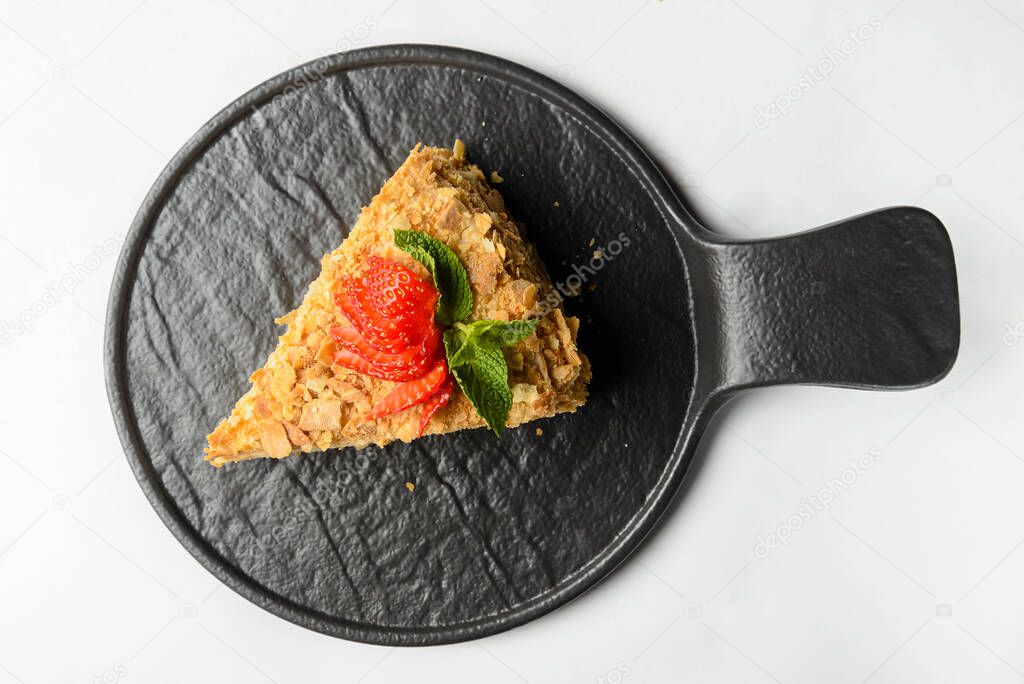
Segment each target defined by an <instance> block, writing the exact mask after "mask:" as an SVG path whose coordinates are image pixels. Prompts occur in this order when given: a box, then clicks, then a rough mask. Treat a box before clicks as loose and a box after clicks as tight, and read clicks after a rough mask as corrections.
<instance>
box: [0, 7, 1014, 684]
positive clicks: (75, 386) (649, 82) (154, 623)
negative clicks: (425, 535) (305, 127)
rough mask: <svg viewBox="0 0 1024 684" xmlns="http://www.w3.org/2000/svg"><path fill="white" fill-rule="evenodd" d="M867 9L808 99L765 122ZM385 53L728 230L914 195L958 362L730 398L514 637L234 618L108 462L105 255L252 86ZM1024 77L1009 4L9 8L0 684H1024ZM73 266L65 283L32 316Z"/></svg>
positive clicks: (115, 459) (113, 450)
mask: <svg viewBox="0 0 1024 684" xmlns="http://www.w3.org/2000/svg"><path fill="white" fill-rule="evenodd" d="M872 17H877V20H878V22H880V23H879V24H878V26H880V28H879V29H877V30H875V31H874V35H872V36H871V37H870V38H869V39H867V40H862V41H861V42H860V44H856V46H855V47H854V49H853V50H852V51H850V54H849V55H846V54H843V55H842V57H841V58H838V59H837V60H836V62H837V63H838V66H836V67H835V68H834V70H833V72H832V74H831V76H830V78H829V79H827V80H822V81H820V82H818V81H814V82H813V85H812V87H810V88H809V89H808V90H807V91H806V92H803V91H801V92H800V93H799V97H798V98H797V99H795V101H792V102H791V103H790V107H789V109H788V113H787V114H786V115H785V116H779V117H778V118H776V119H774V120H771V121H770V122H768V125H767V126H762V127H758V126H756V125H755V120H754V116H755V113H756V112H757V106H758V105H761V106H767V105H768V104H769V103H772V102H775V101H776V100H777V98H778V97H779V96H780V95H783V94H785V93H786V91H787V89H788V88H789V86H790V85H793V84H798V81H799V79H800V77H801V69H803V68H804V67H806V66H808V65H812V64H816V63H818V61H819V60H821V59H823V58H824V56H825V51H832V50H841V49H842V46H843V45H844V43H843V41H844V39H846V38H848V33H849V31H850V30H851V29H852V30H856V29H857V28H858V27H861V26H862V25H864V24H869V22H870V21H871V18H872ZM869 25H870V24H869ZM394 42H434V43H447V44H455V45H461V46H465V47H469V48H476V49H480V50H485V51H489V52H492V53H495V54H498V55H500V56H503V57H507V58H511V59H513V60H516V61H519V62H521V63H523V64H526V65H528V66H530V67H533V68H535V69H538V70H539V71H541V72H544V73H547V74H550V75H552V76H554V77H556V78H558V79H559V80H561V81H563V82H565V83H567V84H568V85H569V86H571V87H572V88H575V89H577V90H578V91H579V92H581V93H582V94H584V95H585V96H587V97H588V98H590V99H592V100H593V101H594V102H595V103H597V104H598V105H599V106H601V107H603V108H605V109H606V110H608V111H609V112H610V113H611V114H612V115H613V116H614V117H616V118H617V119H618V120H620V121H621V122H622V123H623V124H624V125H625V126H626V127H627V129H628V130H630V131H631V132H633V133H634V134H635V135H636V136H637V137H638V138H639V139H640V140H641V141H642V142H643V143H644V144H645V145H646V146H647V147H648V148H649V149H650V150H651V151H652V152H653V154H654V155H655V156H656V157H657V158H658V159H659V160H660V161H661V162H662V163H663V164H664V165H665V167H666V169H667V170H668V171H669V172H670V173H671V174H672V175H673V176H674V177H675V179H676V180H677V182H679V183H680V184H681V185H683V186H684V187H683V193H684V195H685V197H686V199H687V200H688V201H689V203H690V204H691V206H692V207H694V209H695V211H696V212H697V213H698V214H699V215H701V216H702V217H703V219H704V220H705V221H706V222H707V223H708V224H709V225H711V226H713V227H714V228H715V229H717V230H719V231H721V232H723V233H726V234H728V235H732V236H736V237H748V236H753V235H760V236H771V235H781V234H784V233H788V232H793V231H796V230H800V229H804V228H809V227H813V226H816V225H820V224H823V223H827V222H830V221H833V220H836V219H840V218H843V217H846V216H849V215H853V214H857V213H859V212H862V211H866V210H870V209H873V208H878V207H883V206H888V205H894V204H902V203H906V204H917V205H920V206H923V207H926V208H928V209H930V210H931V211H932V212H934V213H935V214H937V215H938V216H939V217H940V218H941V219H942V220H943V221H944V222H945V224H946V225H947V227H948V229H949V231H950V233H951V235H952V239H953V244H954V247H955V250H956V257H957V265H958V269H959V280H960V291H961V297H962V300H961V302H962V310H963V343H962V347H961V351H960V357H959V360H958V362H957V364H956V366H955V368H954V369H953V371H952V372H951V373H950V375H949V376H948V377H947V378H946V379H945V380H943V381H942V382H941V383H940V384H939V385H938V386H936V387H933V388H928V389H923V390H919V391H913V392H904V393H892V394H889V393H869V392H855V391H842V390H835V389H820V388H780V389H772V390H764V391H758V392H755V393H752V394H750V395H748V396H746V397H744V398H742V399H740V400H738V401H737V402H736V403H735V404H733V405H732V406H731V407H730V408H729V409H728V410H727V411H726V412H725V413H724V414H723V415H722V416H721V418H720V420H719V421H718V422H717V423H716V425H715V426H714V427H713V429H712V430H711V431H710V432H709V434H708V435H707V438H706V440H705V443H704V448H703V452H704V456H706V462H705V465H704V467H703V468H702V469H701V470H700V471H699V473H698V474H697V476H696V479H695V480H694V481H693V483H692V486H690V487H689V489H688V490H687V492H686V496H685V497H684V498H683V499H681V500H680V502H679V505H678V506H676V507H675V509H674V510H673V511H672V512H671V514H670V515H669V516H668V518H667V519H666V520H665V521H664V523H663V525H662V527H661V528H660V529H659V531H658V532H657V533H656V534H655V535H654V536H653V538H652V539H650V540H649V541H648V543H646V544H645V545H644V546H643V547H642V549H641V550H640V551H639V552H638V553H637V554H636V555H635V556H634V557H633V558H632V559H631V560H630V561H629V562H628V563H627V564H626V565H625V566H624V567H623V568H622V569H621V570H619V571H618V572H616V573H615V574H614V575H613V576H612V577H611V578H610V579H609V580H607V581H606V582H604V583H602V584H601V585H600V586H599V587H598V588H596V589H595V590H593V591H591V592H590V593H588V594H587V595H586V596H584V597H583V598H582V599H580V600H578V601H576V602H575V603H573V604H572V605H570V606H568V607H565V608H562V609H560V610H558V611H556V612H555V613H553V614H551V615H549V616H547V617H544V618H542V619H540V620H538V621H536V622H534V623H532V624H530V625H527V626H525V627H521V628H519V629H516V630H514V631H512V632H510V633H507V634H503V635H499V636H496V637H492V638H488V639H484V640H481V641H478V642H474V643H467V644H460V645H455V646H448V647H440V648H429V649H389V648H381V647H372V646H363V645H358V644H353V643H347V642H344V641H340V640H336V639H332V638H329V637H325V636H321V635H318V634H314V633H311V632H307V631H305V630H303V629H301V628H299V627H296V626H293V625H291V624H289V623H287V622H285V621H283V620H281V619H278V618H276V617H274V616H272V615H270V614H268V613H266V612H264V611H262V610H261V609H259V608H256V607H255V606H253V605H251V604H249V603H248V602H246V601H245V600H244V599H242V598H240V597H239V596H237V595H235V594H234V593H233V592H231V591H230V590H228V589H226V588H223V587H222V586H221V585H220V583H219V582H218V581H217V580H216V579H214V578H213V577H212V576H211V575H209V574H208V573H207V572H206V571H205V570H203V569H202V568H201V567H200V566H199V565H198V564H197V563H196V562H195V561H194V560H193V559H192V558H191V557H190V556H189V555H188V554H187V553H186V552H185V551H184V549H183V548H182V547H181V546H179V544H178V543H177V542H176V541H175V540H174V539H173V538H172V536H171V534H170V533H169V532H168V531H167V530H166V529H165V528H164V526H163V525H162V524H161V523H160V521H159V520H158V519H157V516H156V515H155V513H154V512H153V511H152V510H151V508H150V506H149V504H148V503H147V502H146V500H145V498H144V497H143V495H142V493H141V491H140V489H139V487H138V486H137V485H136V483H135V480H134V479H133V477H132V475H131V473H130V471H129V469H128V466H127V465H126V463H125V460H124V457H123V455H122V452H121V449H120V446H119V443H118V441H117V438H116V436H115V433H114V428H113V425H112V423H111V419H110V416H109V412H108V408H107V401H106V397H105V392H104V388H103V371H102V364H101V352H100V348H101V339H102V334H103V324H102V321H103V316H104V310H105V305H106V299H107V292H108V287H109V282H110V276H111V273H112V269H113V263H114V259H113V258H111V257H102V256H100V257H97V256H95V254H94V250H95V248H96V245H101V244H102V243H104V241H108V240H110V239H114V240H115V241H118V243H119V241H120V238H121V237H123V233H124V232H125V231H126V229H127V227H128V226H129V224H130V223H131V220H132V218H133V216H134V213H135V211H136V209H137V207H138V206H139V204H140V202H141V200H142V198H143V197H144V195H145V193H146V191H147V190H148V189H149V187H150V185H151V183H152V182H153V180H154V179H155V178H156V176H157V175H158V173H159V172H160V170H161V168H162V167H163V166H164V164H165V163H166V162H167V160H168V158H169V157H170V156H171V155H172V154H173V153H174V152H175V151H176V149H177V148H178V147H179V146H180V145H181V144H183V143H184V142H185V141H186V140H187V139H188V138H189V136H190V135H191V134H192V133H193V132H194V131H195V130H196V129H197V128H198V127H199V126H201V125H202V124H203V123H204V122H205V121H206V120H207V119H208V118H209V117H211V116H212V115H213V114H214V113H215V112H216V111H218V110H219V109H220V108H221V107H222V106H223V105H225V104H227V103H228V102H229V101H231V100H232V99H234V98H235V97H236V96H237V95H239V94H241V93H242V92H244V91H245V90H248V89H249V88H250V87H252V86H254V85H256V84H258V83H260V82H261V81H263V80H265V79H266V78H268V77H270V76H272V75H274V74H277V73H278V72H281V71H283V70H285V69H287V68H289V67H292V66H294V65H297V64H299V63H301V62H304V61H307V60H309V59H312V58H314V57H317V56H319V55H320V54H323V53H324V52H332V51H334V50H335V49H336V48H346V47H355V46H363V45H371V44H379V43H394ZM846 47H847V50H848V51H849V48H850V44H849V43H847V44H846ZM1021 66H1024V5H1022V4H1021V2H1020V0H988V1H986V0H962V1H948V0H944V1H942V2H937V1H926V0H884V1H883V0H877V1H867V2H857V3H853V2H848V3H845V4H844V3H839V2H821V1H820V0H788V1H785V0H776V1H772V2H768V1H760V0H739V2H728V1H722V2H711V1H710V0H695V1H692V2H682V1H680V0H665V1H663V2H654V1H651V2H646V3H645V2H639V1H632V0H631V1H629V2H615V3H611V2H609V3H606V4H602V5H598V4H596V3H594V2H582V1H581V2H573V3H558V4H557V5H556V3H554V2H516V3H514V4H513V3H508V4H507V6H506V5H505V4H503V5H500V6H499V5H498V4H497V0H486V1H485V2H481V1H476V0H474V1H471V2H462V3H443V5H442V3H438V2H432V3H417V2H415V1H414V0H397V2H392V0H381V1H377V2H359V3H343V2H337V1H336V0H332V1H324V2H317V3H310V4H309V5H308V6H307V7H305V8H302V9H300V8H299V7H298V4H297V3H292V2H271V1H270V0H211V1H209V2H198V1H190V2H181V1H178V0H147V1H144V2H142V3H141V4H140V3H138V0H123V1H122V0H114V1H110V2H103V3H84V2H73V1H71V0H68V1H67V2H42V1H40V2H17V3H15V2H13V1H12V0H4V2H2V3H0V257H2V260H3V261H2V265H3V268H2V269H0V321H3V322H5V323H8V324H9V323H10V322H12V321H14V320H17V319H18V318H19V317H23V315H24V314H23V312H24V311H26V310H32V308H33V306H34V307H35V309H36V313H37V314H38V315H36V316H34V320H33V321H32V325H31V330H27V331H24V332H21V333H20V334H17V335H14V336H13V340H11V339H9V336H8V337H5V338H4V340H3V341H4V345H3V346H2V352H0V377H2V379H3V380H2V382H3V392H2V398H0V402H2V407H0V415H2V416H3V418H2V423H0V424H2V425H3V431H2V434H0V449H2V451H0V513H2V515H0V592H2V595H0V681H6V680H10V681H18V682H73V681H82V682H87V681H107V682H113V681H120V680H123V681H126V682H163V681H189V682H193V681H217V680H222V681H252V682H259V681H275V682H314V681H325V682H326V681H330V682H368V683H382V682H398V681H403V682H407V681H415V682H454V681H488V682H520V681H526V682H531V683H540V682H602V681H604V682H610V683H612V684H617V683H618V682H619V681H625V682H637V683H639V682H664V681H701V682H705V681H706V682H728V681H744V682H762V681H771V680H775V681H782V682H861V681H865V680H867V681H872V682H908V681H986V682H1009V681H1020V680H1021V679H1022V678H1024V588H1022V586H1024V581H1022V578H1024V549H1021V545H1022V542H1024V515H1022V512H1024V507H1022V503H1021V500H1022V496H1021V490H1022V487H1024V462H1022V461H1024V459H1022V456H1021V453H1022V452H1024V444H1022V438H1024V427H1022V425H1024V424H1022V421H1021V420H1020V419H1019V414H1020V408H1021V404H1022V400H1021V389H1020V387H1021V382H1022V375H1021V370H1022V368H1024V343H1022V342H1024V292H1022V288H1021V281H1022V277H1021V274H1022V269H1024V244H1022V240H1024V228H1022V227H1021V226H1020V220H1021V218H1022V217H1024V179H1022V173H1021V171H1022V158H1024V121H1022V120H1021V119H1022V115H1024V79H1022V78H1021V76H1020V67H1021ZM456 106H457V105H456ZM759 123H761V124H764V123H765V121H764V120H762V121H760V122H759ZM367 199H368V198H367ZM108 244H110V243H108ZM90 255H92V256H90ZM83 267H84V269H83ZM69 273H73V274H76V275H75V277H74V278H71V280H73V281H74V287H72V288H71V289H70V291H68V292H67V293H64V294H62V295H60V296H59V297H57V298H56V300H55V299H54V297H53V296H52V295H50V296H48V295H47V288H48V283H50V282H52V281H55V280H59V279H61V278H64V277H65V276H67V275H68V274H69ZM873 446H875V447H878V449H879V450H880V454H881V456H880V457H879V458H876V459H874V461H873V462H872V463H871V467H870V468H869V469H866V470H865V471H864V472H862V473H860V474H858V475H856V478H855V481H854V482H853V483H852V484H850V485H849V486H848V488H846V489H845V490H842V492H841V495H840V496H839V497H838V498H836V500H835V501H834V502H833V504H832V507H831V510H830V511H823V512H821V513H819V514H817V515H815V516H813V517H812V519H811V520H809V521H807V522H806V523H803V524H802V526H801V527H800V528H799V529H796V530H794V531H793V532H792V534H791V536H790V538H789V542H788V545H787V546H785V547H783V548H779V549H777V550H774V551H772V552H771V553H770V554H768V556H767V557H766V558H758V557H757V555H756V554H755V544H756V540H757V537H758V535H767V534H769V533H770V532H772V531H774V530H776V529H777V528H779V527H780V526H785V525H787V520H788V519H789V517H790V516H791V515H792V514H794V513H796V512H797V511H798V509H799V508H800V506H801V501H802V499H804V498H805V497H808V496H813V495H815V493H816V492H818V491H819V490H820V489H821V488H822V487H823V486H824V485H823V480H824V479H827V478H837V477H840V476H841V475H842V473H843V471H844V469H845V468H847V467H848V461H849V460H850V459H851V458H853V459H855V458H857V457H858V456H860V455H862V454H865V453H867V452H868V450H869V449H871V448H872V447H873ZM944 605H945V606H946V607H945V608H943V607H942V606H944ZM602 678H603V679H602Z"/></svg>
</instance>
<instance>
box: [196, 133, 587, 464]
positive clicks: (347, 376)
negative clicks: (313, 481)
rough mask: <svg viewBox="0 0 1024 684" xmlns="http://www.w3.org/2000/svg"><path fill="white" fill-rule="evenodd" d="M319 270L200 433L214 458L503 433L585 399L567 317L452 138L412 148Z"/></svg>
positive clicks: (496, 199)
mask: <svg viewBox="0 0 1024 684" xmlns="http://www.w3.org/2000/svg"><path fill="white" fill-rule="evenodd" d="M321 267H322V270H321V273H320V275H319V276H318V277H317V279H316V280H315V281H313V283H312V284H311V285H310V287H309V290H308V292H307V293H306V296H305V298H304V299H303V301H302V304H300V305H299V307H298V308H297V309H295V310H294V311H292V312H291V313H289V314H287V315H285V316H283V317H281V318H279V319H277V323H278V324H281V325H286V326H287V330H286V331H285V333H284V334H283V335H282V336H281V337H280V338H279V342H278V345H277V348H276V349H275V350H274V351H273V353H271V355H270V358H269V359H268V360H267V363H266V365H265V366H264V367H263V368H261V369H259V370H257V371H256V372H255V373H253V374H252V376H251V378H250V380H251V381H252V387H251V388H250V389H249V391H248V392H246V393H245V395H243V396H242V398H241V399H239V400H238V403H237V404H236V405H235V407H234V409H233V410H232V412H231V415H230V416H229V417H228V418H227V419H225V420H222V421H221V422H220V424H219V425H218V426H217V427H216V429H214V431H213V432H212V433H211V434H210V435H209V437H208V441H209V447H208V448H207V449H206V460H208V461H209V462H210V463H212V464H213V465H215V466H218V467H219V466H222V465H224V464H225V463H230V462H232V461H242V460H247V459H251V458H260V457H271V458H283V457H285V456H288V455H290V454H293V453H296V452H300V451H302V452H310V451H322V450H327V449H333V448H338V447H347V446H354V447H363V446H366V445H369V444H377V445H384V444H387V443H388V442H392V441H394V440H403V441H410V440H412V439H415V438H417V437H418V436H420V435H421V434H440V433H447V432H454V431H456V430H465V429H469V428H477V427H483V426H485V425H489V426H490V427H491V428H492V429H493V430H494V431H495V432H496V433H499V434H500V431H501V429H502V428H503V427H505V426H508V427H513V426H516V425H521V424H523V423H526V422H529V421H532V420H535V419H538V418H544V417H548V416H553V415H555V414H557V413H562V412H566V411H575V410H576V408H577V407H578V406H581V405H582V404H583V403H584V402H585V401H586V397H587V383H588V381H589V380H590V366H589V363H588V362H587V359H586V357H585V356H583V355H582V354H581V353H580V352H579V350H578V349H577V347H576V332H577V329H578V326H579V322H578V320H577V319H575V318H567V317H565V316H564V315H563V313H562V310H561V308H560V303H561V297H560V295H559V294H558V293H557V291H556V290H555V288H554V287H553V286H552V283H551V279H550V278H549V276H548V274H547V272H546V271H545V269H544V266H543V264H541V261H540V259H539V257H538V256H537V252H536V249H535V248H534V247H533V245H532V244H530V243H528V242H526V241H525V240H524V239H523V237H522V235H521V234H520V232H519V229H518V228H517V226H516V224H515V223H514V222H513V220H512V218H511V217H510V216H509V215H508V212H507V210H506V208H505V205H504V202H503V201H502V198H501V196H500V195H499V194H498V192H497V191H496V190H494V189H493V188H491V187H490V186H489V185H488V184H487V182H486V180H485V179H484V174H483V173H482V172H481V171H480V169H479V168H478V167H476V166H474V165H472V164H469V163H468V162H467V161H466V160H465V158H464V147H463V145H462V143H461V142H460V141H456V144H455V148H454V150H448V149H439V148H434V147H423V146H421V145H417V146H416V148H414V149H413V150H412V152H411V153H410V154H409V157H408V158H407V159H406V160H405V162H404V163H403V164H402V166H401V167H400V168H399V169H398V171H397V172H396V173H395V175H394V176H392V177H391V179H389V180H388V181H387V183H385V184H384V187H383V188H382V189H381V191H380V193H379V194H378V195H377V196H376V197H374V198H373V201H372V202H371V203H370V205H369V206H368V207H366V208H364V209H363V211H362V213H361V214H360V216H359V220H358V221H357V222H356V225H355V227H354V228H353V229H352V231H351V233H350V234H349V236H348V238H346V239H345V240H344V242H342V244H341V246H340V247H338V248H337V249H336V250H334V251H333V252H331V253H329V254H327V255H326V256H324V258H323V260H322V262H321ZM460 278H461V279H462V280H461V281H460V280H459V279H460ZM460 282H461V283H462V286H461V289H460V285H459V283H460ZM506 369H507V370H506ZM499 380H500V381H501V382H499ZM489 383H490V384H489ZM495 383H498V384H495Z"/></svg>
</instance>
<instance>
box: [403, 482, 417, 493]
mask: <svg viewBox="0 0 1024 684" xmlns="http://www.w3.org/2000/svg"><path fill="white" fill-rule="evenodd" d="M405 488H406V489H408V490H409V491H410V492H412V491H415V489H416V485H414V484H413V483H412V482H406V483H405Z"/></svg>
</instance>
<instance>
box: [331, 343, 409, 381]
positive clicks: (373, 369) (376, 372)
mask: <svg viewBox="0 0 1024 684" xmlns="http://www.w3.org/2000/svg"><path fill="white" fill-rule="evenodd" d="M334 363H336V364H338V365H339V366H344V367H345V368H348V369H350V370H354V371H355V372H357V373H362V374H363V375H369V376H370V377H371V378H380V379H381V380H391V381H392V382H408V381H410V380H416V379H417V378H421V377H423V371H422V370H421V369H419V368H413V369H405V370H395V369H393V368H381V367H378V366H375V365H373V364H372V363H370V362H369V361H367V360H366V359H364V358H363V357H362V356H360V355H359V354H356V353H355V352H352V351H349V350H348V349H339V350H338V351H336V352H335V353H334Z"/></svg>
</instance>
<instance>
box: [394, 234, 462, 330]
mask: <svg viewBox="0 0 1024 684" xmlns="http://www.w3.org/2000/svg"><path fill="white" fill-rule="evenodd" d="M395 247H398V248H399V249H400V250H402V251H403V252H407V253H408V254H409V255H410V256H412V258H413V259H415V260H416V261H418V262H420V263H421V264H423V266H424V267H425V268H426V269H427V270H428V271H430V275H431V276H432V277H433V279H434V286H435V287H436V288H437V291H438V292H439V293H440V294H441V298H440V299H438V300H437V322H438V323H440V324H441V325H452V324H454V323H457V322H458V321H464V320H466V319H467V318H469V315H470V314H471V313H473V290H471V289H470V287H469V274H467V273H466V268H465V266H463V265H462V262H460V261H459V257H457V256H456V255H455V252H453V251H452V250H451V249H449V248H448V245H446V244H444V243H443V242H441V241H440V240H436V239H434V238H432V237H430V236H429V235H427V234H426V233H421V232H419V231H418V230H397V229H396V230H395Z"/></svg>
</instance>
